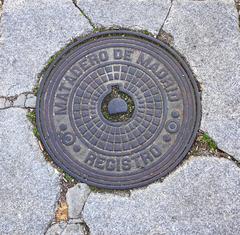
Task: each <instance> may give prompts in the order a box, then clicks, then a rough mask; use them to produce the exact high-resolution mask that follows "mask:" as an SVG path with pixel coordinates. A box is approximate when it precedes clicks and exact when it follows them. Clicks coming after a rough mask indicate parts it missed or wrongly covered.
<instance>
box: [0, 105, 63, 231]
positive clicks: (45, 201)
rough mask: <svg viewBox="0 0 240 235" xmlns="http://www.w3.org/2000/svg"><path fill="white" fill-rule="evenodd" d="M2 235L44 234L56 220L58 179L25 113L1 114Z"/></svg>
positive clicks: (0, 222)
mask: <svg viewBox="0 0 240 235" xmlns="http://www.w3.org/2000/svg"><path fill="white" fill-rule="evenodd" d="M0 130H1V131H0V149H1V153H0V185H1V190H0V198H1V200H0V214H1V216H0V234H11V235H14V234H16V235H23V234H43V233H44V231H45V229H46V228H47V226H48V224H49V222H50V220H51V219H53V218H54V210H55V203H56V201H57V198H58V194H59V190H60V189H59V177H58V174H57V173H55V171H54V169H53V168H52V167H51V166H50V165H49V164H48V163H47V162H46V161H45V159H44V157H43V155H42V153H41V152H40V150H39V147H38V144H37V141H36V139H35V137H34V136H33V133H32V128H31V126H30V123H29V122H28V120H27V117H26V111H25V110H23V109H20V108H10V109H7V110H1V111H0Z"/></svg>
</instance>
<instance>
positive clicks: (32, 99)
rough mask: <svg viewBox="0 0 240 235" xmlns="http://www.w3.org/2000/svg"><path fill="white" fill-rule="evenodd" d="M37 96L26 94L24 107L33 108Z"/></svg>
mask: <svg viewBox="0 0 240 235" xmlns="http://www.w3.org/2000/svg"><path fill="white" fill-rule="evenodd" d="M36 101H37V97H36V96H35V95H33V94H28V95H27V99H26V102H25V107H26V108H35V106H36Z"/></svg>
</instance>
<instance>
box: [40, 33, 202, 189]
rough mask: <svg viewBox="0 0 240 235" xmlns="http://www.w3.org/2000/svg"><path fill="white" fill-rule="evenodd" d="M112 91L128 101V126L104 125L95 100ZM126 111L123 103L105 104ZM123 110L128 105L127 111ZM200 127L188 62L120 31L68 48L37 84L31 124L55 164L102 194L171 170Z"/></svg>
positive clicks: (98, 101) (99, 102)
mask: <svg viewBox="0 0 240 235" xmlns="http://www.w3.org/2000/svg"><path fill="white" fill-rule="evenodd" d="M113 87H118V89H119V90H120V91H121V92H122V93H125V94H126V95H127V96H129V97H131V99H132V100H133V103H134V111H133V113H132V115H130V116H129V118H128V119H127V120H124V121H111V119H109V120H108V119H107V118H106V117H105V116H104V115H103V113H102V112H103V111H102V109H101V107H102V102H103V100H104V99H105V97H106V96H108V95H109V93H110V92H111V91H112V89H113ZM117 102H118V103H119V104H120V105H122V107H118V108H114V107H110V110H113V111H112V112H115V113H118V112H119V113H120V112H123V111H124V112H126V104H125V103H124V101H123V100H118V101H115V100H114V101H112V102H111V105H112V104H113V103H117ZM128 108H129V107H128ZM199 123H200V95H199V91H198V88H197V84H196V82H195V81H194V78H193V75H192V73H191V71H190V69H189V68H188V66H187V64H186V63H185V62H184V61H183V60H182V59H181V57H180V56H178V54H177V53H176V52H175V51H174V50H173V49H171V48H169V47H168V46H167V45H165V44H163V43H162V42H160V41H158V40H156V39H154V38H152V37H149V36H146V35H144V34H141V33H135V32H129V31H124V30H117V31H108V32H101V33H97V34H93V35H92V36H89V37H87V38H85V39H79V40H78V41H76V42H75V43H74V44H72V45H71V46H69V47H67V48H66V49H65V50H64V51H63V52H62V53H61V55H59V56H58V58H57V59H56V60H55V61H54V62H53V64H52V65H51V66H50V67H49V69H48V71H47V72H46V73H45V77H44V79H43V80H42V81H41V85H40V91H39V93H38V101H37V124H38V129H39V132H40V136H41V140H42V142H43V144H44V146H45V148H46V150H47V152H48V153H49V155H50V156H51V157H52V159H53V160H54V162H55V163H56V164H57V165H58V166H60V167H61V168H63V169H64V170H65V171H66V172H67V173H68V174H70V175H71V176H73V177H74V178H76V179H77V180H79V181H81V182H84V183H87V184H89V185H94V186H98V187H103V188H110V189H128V188H133V187H140V186H143V185H147V184H149V183H151V182H153V181H154V180H156V179H158V178H160V177H163V176H165V175H166V174H167V173H169V172H170V171H172V170H173V169H174V168H175V167H176V166H177V165H178V164H179V163H180V162H181V161H182V159H183V158H184V157H185V155H186V154H187V152H188V151H189V149H190V147H191V145H192V143H193V141H194V139H195V136H196V132H197V130H198V128H199Z"/></svg>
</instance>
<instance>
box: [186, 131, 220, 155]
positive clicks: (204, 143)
mask: <svg viewBox="0 0 240 235" xmlns="http://www.w3.org/2000/svg"><path fill="white" fill-rule="evenodd" d="M218 152H219V150H218V148H217V144H216V142H215V141H214V140H213V139H212V138H211V137H209V135H208V134H207V133H204V132H202V131H199V132H198V134H197V138H196V140H195V142H194V144H193V146H192V148H191V150H190V151H189V153H188V155H189V156H190V155H194V156H199V155H202V154H203V153H211V154H218Z"/></svg>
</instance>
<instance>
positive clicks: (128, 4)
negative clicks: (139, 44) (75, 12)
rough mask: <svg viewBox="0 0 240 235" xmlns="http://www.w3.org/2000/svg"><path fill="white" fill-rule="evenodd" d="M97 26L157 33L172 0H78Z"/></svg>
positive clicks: (79, 4)
mask: <svg viewBox="0 0 240 235" xmlns="http://www.w3.org/2000/svg"><path fill="white" fill-rule="evenodd" d="M77 4H78V6H79V7H80V8H81V9H82V10H83V11H84V12H85V14H86V15H87V16H89V17H90V18H91V19H92V21H93V22H94V23H95V24H96V25H97V26H104V27H113V26H118V27H119V26H120V27H125V28H126V27H127V28H132V29H142V30H146V29H147V30H148V31H150V32H151V33H153V34H157V33H158V31H159V29H160V27H161V25H162V24H163V22H164V20H165V18H166V16H167V13H168V10H169V8H170V6H171V1H170V0H163V1H159V0H148V1H146V0H131V1H125V0H118V1H115V0H109V1H106V0H99V1H93V0H77Z"/></svg>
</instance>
